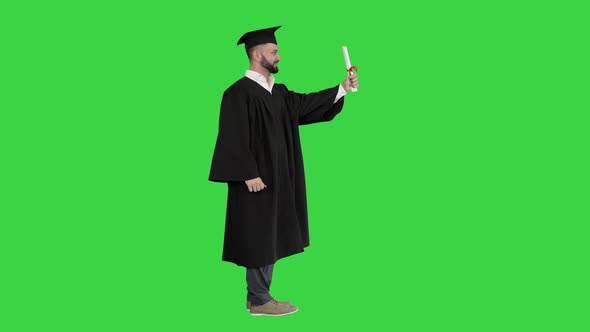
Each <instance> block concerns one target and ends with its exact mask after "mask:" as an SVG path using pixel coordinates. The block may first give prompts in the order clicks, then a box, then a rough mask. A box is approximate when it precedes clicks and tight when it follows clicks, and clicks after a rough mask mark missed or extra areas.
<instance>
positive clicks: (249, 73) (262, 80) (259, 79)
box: [246, 70, 275, 93]
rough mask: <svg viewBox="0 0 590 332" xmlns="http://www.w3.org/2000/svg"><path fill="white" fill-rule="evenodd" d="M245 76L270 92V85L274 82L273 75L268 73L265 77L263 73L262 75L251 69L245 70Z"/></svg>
mask: <svg viewBox="0 0 590 332" xmlns="http://www.w3.org/2000/svg"><path fill="white" fill-rule="evenodd" d="M246 77H248V78H249V79H251V80H253V81H254V82H256V83H258V84H260V86H261V87H263V88H264V89H266V90H267V91H268V92H270V93H272V87H273V86H274V84H275V77H274V76H272V75H270V74H269V75H268V79H267V78H266V77H264V75H262V74H261V73H259V72H255V71H253V70H246Z"/></svg>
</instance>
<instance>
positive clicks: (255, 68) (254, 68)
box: [250, 65, 270, 80]
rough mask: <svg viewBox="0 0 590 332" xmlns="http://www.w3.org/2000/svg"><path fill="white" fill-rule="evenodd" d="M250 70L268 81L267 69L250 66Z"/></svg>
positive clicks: (268, 73)
mask: <svg viewBox="0 0 590 332" xmlns="http://www.w3.org/2000/svg"><path fill="white" fill-rule="evenodd" d="M250 70H251V71H255V72H257V73H258V74H260V75H262V76H264V78H266V79H267V80H268V75H270V72H269V71H268V69H265V68H263V67H260V66H253V65H250Z"/></svg>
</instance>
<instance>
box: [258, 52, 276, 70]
mask: <svg viewBox="0 0 590 332" xmlns="http://www.w3.org/2000/svg"><path fill="white" fill-rule="evenodd" d="M277 63H278V61H277V62H276V63H275V64H272V63H270V61H268V60H266V58H265V57H264V55H263V56H262V61H260V65H261V66H262V67H263V68H265V69H267V70H268V71H269V72H271V73H272V74H276V73H278V72H279V67H277V65H276V64H277Z"/></svg>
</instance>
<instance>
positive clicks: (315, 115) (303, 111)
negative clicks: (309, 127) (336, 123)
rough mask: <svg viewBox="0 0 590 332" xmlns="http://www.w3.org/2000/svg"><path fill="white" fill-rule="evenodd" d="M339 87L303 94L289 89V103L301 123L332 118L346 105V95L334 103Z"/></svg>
mask: <svg viewBox="0 0 590 332" xmlns="http://www.w3.org/2000/svg"><path fill="white" fill-rule="evenodd" d="M338 87H339V86H336V87H333V88H329V89H326V90H322V91H319V92H314V93H309V94H302V93H296V92H293V91H288V90H287V103H288V105H289V107H290V108H292V109H293V111H294V112H296V114H297V116H298V118H299V124H300V125H306V124H311V123H316V122H324V121H330V120H332V119H333V118H334V117H335V116H336V115H337V114H338V113H340V111H341V110H342V107H343V106H344V97H342V98H340V99H339V100H338V101H337V102H335V103H334V99H336V95H337V94H338ZM285 88H286V87H285Z"/></svg>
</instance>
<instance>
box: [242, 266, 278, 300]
mask: <svg viewBox="0 0 590 332" xmlns="http://www.w3.org/2000/svg"><path fill="white" fill-rule="evenodd" d="M273 268H274V264H271V265H267V266H263V267H257V268H252V269H248V268H247V269H246V283H247V285H248V295H247V300H248V301H250V303H251V304H252V305H263V304H265V303H267V302H269V301H270V300H272V297H271V296H270V282H271V281H272V270H273Z"/></svg>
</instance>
